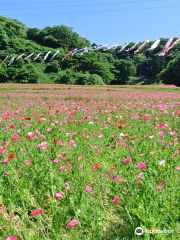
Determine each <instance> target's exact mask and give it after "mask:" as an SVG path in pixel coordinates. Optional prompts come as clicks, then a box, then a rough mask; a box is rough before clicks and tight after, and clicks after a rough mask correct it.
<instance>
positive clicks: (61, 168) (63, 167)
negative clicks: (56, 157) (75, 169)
mask: <svg viewBox="0 0 180 240" xmlns="http://www.w3.org/2000/svg"><path fill="white" fill-rule="evenodd" d="M59 170H61V171H67V169H66V166H62V167H60V168H59Z"/></svg>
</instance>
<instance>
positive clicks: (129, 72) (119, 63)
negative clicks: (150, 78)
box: [114, 59, 136, 85]
mask: <svg viewBox="0 0 180 240" xmlns="http://www.w3.org/2000/svg"><path fill="white" fill-rule="evenodd" d="M114 67H115V70H116V73H115V78H116V80H117V84H121V85H122V84H127V82H128V81H129V77H130V76H135V74H136V68H135V66H134V64H133V63H132V62H130V61H127V60H123V59H121V60H116V61H115V64H114Z"/></svg>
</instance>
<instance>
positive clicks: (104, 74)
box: [0, 16, 180, 86]
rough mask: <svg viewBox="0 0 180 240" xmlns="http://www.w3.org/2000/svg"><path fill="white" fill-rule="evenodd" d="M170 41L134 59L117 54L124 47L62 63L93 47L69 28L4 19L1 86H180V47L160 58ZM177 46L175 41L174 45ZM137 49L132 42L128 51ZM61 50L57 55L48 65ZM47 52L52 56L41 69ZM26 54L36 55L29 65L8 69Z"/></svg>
mask: <svg viewBox="0 0 180 240" xmlns="http://www.w3.org/2000/svg"><path fill="white" fill-rule="evenodd" d="M155 40H156V39H155ZM167 40H168V38H167V39H165V38H161V42H160V44H159V46H158V47H157V48H156V49H155V50H153V52H148V51H146V49H147V48H149V47H150V46H151V45H152V44H153V42H154V41H150V43H149V44H148V45H147V46H146V47H145V48H144V49H143V50H142V51H141V53H139V54H136V55H134V51H133V50H132V51H129V52H127V51H125V50H124V51H123V52H121V53H119V54H118V53H117V52H118V50H120V49H121V47H122V46H118V47H117V48H116V49H115V50H111V51H106V52H103V51H102V50H101V51H98V52H88V53H85V54H84V55H83V56H81V57H79V56H78V55H75V56H74V57H73V58H72V57H69V58H67V59H66V60H65V61H62V58H63V57H64V56H65V55H66V54H67V53H68V52H69V51H71V50H73V49H75V48H77V49H80V48H84V47H90V46H91V43H90V42H89V41H88V40H87V39H86V38H83V37H80V36H79V34H78V33H76V32H74V31H73V28H71V27H67V26H65V25H60V26H54V27H46V28H44V29H42V30H39V29H37V28H28V27H26V26H25V25H24V24H22V23H20V22H19V21H17V20H12V19H9V18H4V17H1V16H0V61H1V62H2V61H3V60H4V59H5V57H6V56H8V59H7V61H6V62H5V63H4V64H3V65H1V66H0V82H15V83H17V82H18V83H64V84H99V85H100V84H101V85H102V84H121V85H122V84H128V83H133V82H134V83H135V82H141V84H153V83H158V82H163V83H165V84H175V85H177V86H180V83H179V72H180V53H179V51H180V44H179V45H177V46H176V47H175V48H173V49H172V50H170V51H169V52H168V53H166V55H165V56H164V57H159V54H160V53H161V52H162V51H163V48H164V45H165V44H166V42H167ZM175 40H177V38H174V39H173V42H174V41H175ZM103 44H104V43H102V45H103ZM134 44H135V43H133V42H132V43H130V44H129V46H128V47H132V46H133V45H134ZM141 44H142V43H139V44H138V46H137V47H139V46H140V45H141ZM94 45H95V44H94ZM57 50H59V53H58V55H57V56H56V58H55V59H54V60H53V61H52V62H51V63H50V64H49V65H48V62H49V60H50V58H51V57H52V56H53V54H54V53H55V52H57ZM48 51H51V53H50V54H49V56H48V58H47V60H46V61H45V63H43V64H42V65H41V62H42V60H43V58H44V56H45V54H46V53H47V52H48ZM40 52H41V55H40V56H39V58H38V59H37V60H36V61H35V62H33V59H34V56H35V55H37V54H38V53H40ZM22 53H24V54H25V57H26V56H28V55H29V54H31V53H34V56H33V57H32V58H29V59H28V60H23V58H21V59H20V60H18V61H14V62H13V64H12V65H11V66H8V63H9V62H10V59H11V58H12V57H14V56H16V58H17V57H18V56H19V55H21V54H22Z"/></svg>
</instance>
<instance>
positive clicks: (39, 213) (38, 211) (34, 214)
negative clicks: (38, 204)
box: [31, 209, 43, 216]
mask: <svg viewBox="0 0 180 240" xmlns="http://www.w3.org/2000/svg"><path fill="white" fill-rule="evenodd" d="M41 214H43V211H42V210H40V209H37V210H34V211H33V212H32V213H31V216H36V215H41Z"/></svg>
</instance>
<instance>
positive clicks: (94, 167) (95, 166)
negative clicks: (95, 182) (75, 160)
mask: <svg viewBox="0 0 180 240" xmlns="http://www.w3.org/2000/svg"><path fill="white" fill-rule="evenodd" d="M100 167H101V166H100V165H99V164H97V165H94V166H93V168H92V170H93V171H96V169H97V168H100Z"/></svg>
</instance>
